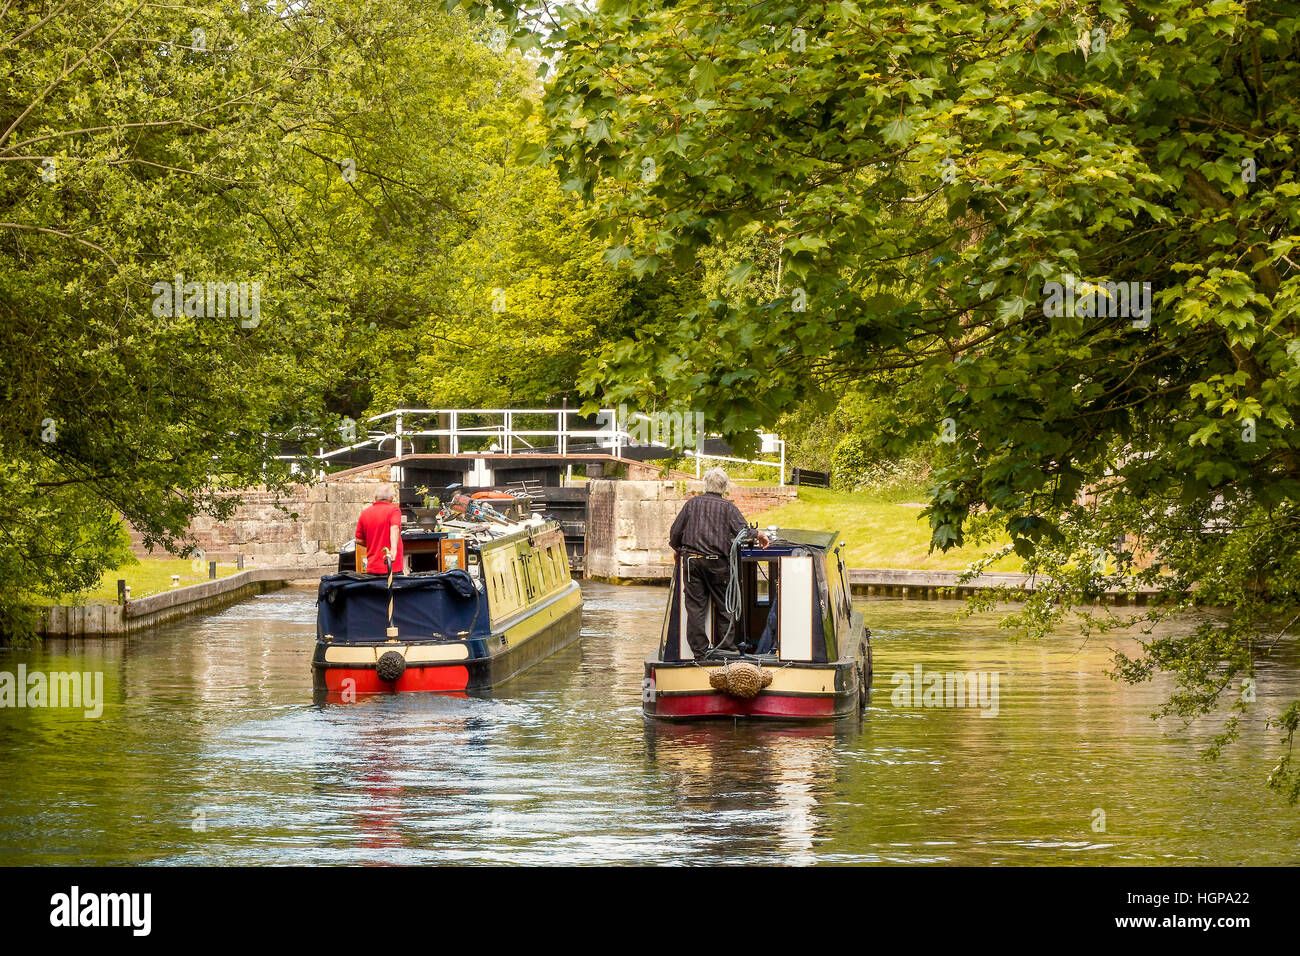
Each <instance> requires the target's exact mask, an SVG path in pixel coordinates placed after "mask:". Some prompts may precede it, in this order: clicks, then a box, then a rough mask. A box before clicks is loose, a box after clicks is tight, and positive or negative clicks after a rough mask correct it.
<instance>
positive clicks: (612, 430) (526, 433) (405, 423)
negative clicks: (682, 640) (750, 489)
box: [275, 408, 785, 485]
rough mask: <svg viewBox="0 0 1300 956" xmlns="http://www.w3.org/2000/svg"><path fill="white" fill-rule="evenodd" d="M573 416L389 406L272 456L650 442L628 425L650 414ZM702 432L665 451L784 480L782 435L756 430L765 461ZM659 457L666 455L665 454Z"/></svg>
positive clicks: (318, 457)
mask: <svg viewBox="0 0 1300 956" xmlns="http://www.w3.org/2000/svg"><path fill="white" fill-rule="evenodd" d="M520 416H533V417H538V416H547V417H551V416H554V418H555V427H553V428H541V427H518V426H517V425H516V421H517V419H518V418H519V417H520ZM430 417H433V418H434V419H435V424H436V426H437V427H432V428H430V427H411V426H412V425H417V426H418V425H427V424H428V421H427V419H428V418H430ZM493 417H497V418H500V419H501V420H500V421H499V422H494V423H489V424H479V425H473V424H470V425H466V424H461V422H462V421H463V420H464V419H470V420H471V421H473V420H481V419H483V418H493ZM574 417H586V416H583V415H582V413H581V412H579V411H578V410H577V409H573V408H473V409H467V408H395V409H392V410H390V411H387V412H382V413H381V414H379V415H372V416H371V417H369V418H367V419H365V420H364V421H363V422H354V423H351V424H352V425H354V426H355V427H356V429H357V431H358V432H359V433H360V432H364V434H365V436H366V437H365V438H363V439H361V440H359V441H353V442H351V443H350V444H347V445H342V446H340V447H338V448H333V449H329V450H327V449H326V448H325V447H324V446H323V445H318V446H317V447H318V451H317V453H316V454H314V455H313V454H306V455H277V456H275V457H276V458H278V459H280V460H282V461H292V462H300V461H303V460H304V459H311V460H314V461H315V463H316V466H317V472H318V474H320V475H323V474H324V467H325V466H326V465H328V464H329V463H330V462H331V460H333V459H337V458H340V457H342V456H346V455H347V454H349V453H350V452H354V451H358V450H360V449H363V448H374V449H375V450H377V451H379V450H382V449H383V447H384V446H385V445H386V444H388V443H390V442H391V443H392V446H393V457H394V458H396V459H397V460H398V461H401V460H402V459H403V458H405V457H406V456H407V455H408V454H411V452H408V450H407V449H408V448H414V444H413V443H414V440H415V439H421V438H429V439H446V440H447V447H448V450H449V451H450V453H451V454H452V455H456V456H462V455H466V456H468V455H490V454H505V455H514V454H517V452H516V446H517V445H521V446H523V447H525V448H527V449H530V450H532V449H535V448H537V447H538V445H541V444H554V445H555V446H556V450H557V452H558V454H559V455H560V456H561V457H566V458H567V457H569V455H570V453H571V450H570V442H571V441H572V440H575V439H576V440H577V441H578V442H579V443H580V444H579V446H578V447H579V448H582V449H584V450H585V449H589V448H595V449H601V450H602V451H604V450H607V453H608V454H610V455H612V456H613V457H614V458H618V459H621V458H622V457H623V452H624V450H625V449H627V448H632V447H638V446H642V445H649V444H654V442H643V441H639V440H638V438H637V437H636V435H634V434H633V429H630V428H629V427H628V425H629V424H630V423H631V422H632V421H633V420H636V421H643V422H644V421H651V420H652V416H650V415H646V414H644V413H639V412H634V413H632V414H631V415H627V416H626V417H625V418H624V419H623V420H622V421H620V420H619V417H620V413H619V411H616V410H615V409H612V408H604V409H601V410H600V413H599V414H598V415H597V421H598V423H599V425H598V427H596V428H589V427H582V426H581V425H579V427H573V423H572V422H571V419H572V418H574ZM389 419H391V420H392V423H391V426H389V427H388V428H385V427H384V424H385V423H387V422H388V420H389ZM444 421H445V422H446V424H445V426H444V425H443V424H442V423H443V422H444ZM705 437H714V436H705V435H703V434H700V435H697V436H695V439H696V448H695V449H689V448H688V449H686V450H685V451H676V450H671V449H670V452H671V454H682V455H685V456H686V457H689V458H694V459H695V474H696V477H699V476H700V475H701V473H702V471H703V462H704V461H705V460H706V459H707V460H715V461H727V462H735V463H737V464H747V465H757V466H760V467H766V468H776V469H777V471H778V475H779V476H780V479H779V480H780V483H781V484H782V485H784V484H785V441H784V440H783V439H780V438H778V437H776V436H775V435H770V434H763V433H760V437H761V439H762V443H763V444H762V450H763V453H764V454H777V455H779V456H780V457H779V460H778V461H765V460H763V459H750V458H733V457H730V456H728V455H710V454H706V453H705V452H704V451H703V450H702V446H703V443H704V439H705ZM484 439H488V440H489V441H490V444H489V446H488V447H487V448H475V449H473V450H468V451H467V450H465V449H464V447H463V443H464V442H466V441H470V442H481V441H483V440H484ZM529 439H533V440H537V439H551V441H550V442H542V441H537V442H536V443H534V441H530V440H529ZM665 448H668V446H665ZM665 457H669V456H668V455H665Z"/></svg>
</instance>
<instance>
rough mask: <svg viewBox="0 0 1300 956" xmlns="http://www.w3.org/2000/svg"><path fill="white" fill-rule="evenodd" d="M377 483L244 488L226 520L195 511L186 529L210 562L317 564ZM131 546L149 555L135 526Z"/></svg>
mask: <svg viewBox="0 0 1300 956" xmlns="http://www.w3.org/2000/svg"><path fill="white" fill-rule="evenodd" d="M378 483H379V482H378V479H377V478H376V479H369V478H351V479H348V480H345V481H327V482H321V483H319V484H315V485H311V486H305V485H294V486H293V487H291V488H290V489H289V490H288V493H287V494H286V495H283V496H280V497H277V496H276V495H274V494H272V493H270V492H268V491H266V490H265V489H261V488H252V489H248V490H246V491H244V492H242V493H241V496H242V498H243V502H242V503H241V504H240V505H239V506H238V507H237V508H236V509H235V512H234V514H233V515H231V517H230V518H229V519H227V520H225V521H217V520H216V519H214V518H210V517H206V516H199V517H197V518H195V519H194V522H193V523H192V524H191V525H190V534H191V536H192V537H193V539H194V541H195V543H196V544H197V545H198V546H199V547H200V548H202V549H203V551H204V554H205V556H206V557H207V558H208V559H210V560H214V561H231V560H234V557H235V555H236V554H243V555H244V556H245V557H246V558H247V559H248V560H250V561H252V562H253V563H256V564H261V565H272V564H274V565H297V566H307V565H313V564H318V563H320V562H321V561H322V560H324V559H325V557H326V556H327V555H329V554H337V553H338V551H339V549H340V548H342V547H343V545H345V544H347V542H349V541H351V540H352V538H353V535H354V534H355V533H356V527H357V515H359V514H360V513H361V509H362V508H364V507H365V506H366V505H368V504H370V502H372V501H374V497H375V485H376V484H378ZM232 494H233V492H232ZM131 545H132V550H133V551H134V552H135V553H136V555H137V556H138V557H145V556H149V554H150V552H149V551H147V550H146V549H145V548H144V545H143V544H142V543H141V541H140V535H139V534H138V533H137V532H135V531H132V534H131ZM160 556H163V555H159V554H158V553H157V552H154V553H153V557H160Z"/></svg>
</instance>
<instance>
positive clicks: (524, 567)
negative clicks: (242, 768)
mask: <svg viewBox="0 0 1300 956" xmlns="http://www.w3.org/2000/svg"><path fill="white" fill-rule="evenodd" d="M484 510H488V511H490V509H484ZM476 514H477V511H476ZM496 517H497V518H498V519H500V517H501V516H500V515H496ZM402 547H403V551H404V552H405V562H404V563H405V565H406V566H405V567H404V568H402V569H400V570H395V571H394V573H393V574H392V575H391V576H389V575H375V574H365V573H359V572H357V571H355V570H351V568H353V567H355V566H356V564H357V559H356V557H355V554H354V552H352V551H351V550H349V551H346V552H345V553H343V554H342V555H341V556H340V559H339V572H338V573H337V574H332V575H327V576H325V577H323V578H321V583H320V590H319V592H318V595H317V617H316V621H317V626H316V648H315V652H314V654H313V655H312V671H313V675H314V683H315V686H316V689H317V691H318V692H324V694H325V696H326V698H327V699H341V700H344V701H349V700H352V699H355V695H359V694H374V693H386V692H393V691H397V692H401V691H438V692H442V693H447V694H453V695H471V694H476V693H482V692H486V691H489V690H490V689H491V688H493V687H496V686H497V685H499V684H502V683H504V682H505V681H508V680H509V679H510V678H512V677H514V676H515V675H516V674H519V673H520V672H522V671H524V670H527V669H528V668H529V667H531V666H533V665H534V664H536V663H538V662H539V661H541V660H543V659H544V658H546V657H549V656H550V655H551V654H553V653H555V652H556V651H558V650H560V649H561V648H562V647H565V646H566V645H568V644H570V643H572V642H573V641H574V640H576V639H577V638H578V634H579V626H580V623H581V617H582V594H581V591H580V589H579V585H578V583H577V582H576V581H574V580H573V578H572V576H571V575H570V573H569V563H568V554H567V552H566V551H565V547H564V532H563V530H562V528H561V527H560V525H559V524H558V523H556V522H554V521H547V520H543V519H541V518H538V517H531V518H527V519H524V520H521V521H505V520H499V521H498V522H488V521H474V520H469V521H464V522H457V523H449V526H443V527H440V528H438V529H437V530H430V529H418V530H417V529H410V530H405V529H404V530H403V532H402Z"/></svg>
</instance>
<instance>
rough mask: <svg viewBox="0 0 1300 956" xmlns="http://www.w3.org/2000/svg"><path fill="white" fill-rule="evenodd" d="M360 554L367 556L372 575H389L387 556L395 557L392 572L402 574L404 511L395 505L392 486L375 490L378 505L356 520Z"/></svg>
mask: <svg viewBox="0 0 1300 956" xmlns="http://www.w3.org/2000/svg"><path fill="white" fill-rule="evenodd" d="M362 549H364V552H362ZM357 552H358V553H364V554H365V559H366V570H367V571H369V572H370V573H371V574H387V573H388V560H387V556H388V555H392V557H393V571H394V572H395V573H397V574H401V573H402V509H401V508H399V507H398V506H397V505H395V504H393V486H392V485H389V484H383V485H380V486H379V487H378V488H376V489H375V503H374V504H373V505H367V506H366V508H365V509H364V510H363V511H362V512H361V517H360V518H358V519H357Z"/></svg>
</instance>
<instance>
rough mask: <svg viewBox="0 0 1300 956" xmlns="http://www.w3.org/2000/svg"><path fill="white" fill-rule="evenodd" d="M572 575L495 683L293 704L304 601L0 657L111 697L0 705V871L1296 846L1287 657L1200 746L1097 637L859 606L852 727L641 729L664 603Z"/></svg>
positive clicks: (1166, 854) (1119, 856)
mask: <svg viewBox="0 0 1300 956" xmlns="http://www.w3.org/2000/svg"><path fill="white" fill-rule="evenodd" d="M584 590H585V592H586V609H585V613H584V619H583V639H582V641H581V642H580V643H579V644H577V645H575V646H573V647H571V648H569V649H568V650H566V651H564V652H562V653H561V654H559V655H557V656H555V657H554V658H552V659H550V660H548V661H546V662H545V663H544V664H542V665H541V666H539V667H537V668H535V669H534V670H533V671H531V672H529V673H528V674H526V675H524V676H523V677H521V678H519V679H517V680H515V681H513V682H511V683H510V684H507V685H506V686H505V687H504V688H502V689H501V690H500V691H499V692H498V694H497V695H496V696H495V697H494V698H493V699H458V698H451V697H442V696H437V695H422V694H407V695H401V696H386V697H382V698H375V699H369V700H366V699H363V701H362V702H361V703H357V704H351V705H331V704H324V705H321V704H317V703H316V702H314V700H313V695H312V687H311V675H310V671H309V666H308V662H309V658H310V654H311V645H312V637H313V635H314V628H315V609H314V598H315V595H314V592H313V591H310V590H306V589H290V590H286V591H280V592H275V593H271V594H267V595H263V596H260V597H257V598H253V599H250V600H248V601H245V602H243V603H240V604H238V605H236V606H234V607H231V608H229V609H227V610H225V611H223V612H220V613H217V614H214V615H210V616H207V617H203V618H197V619H191V620H187V621H184V622H181V623H178V624H176V625H175V626H171V627H167V628H163V629H159V630H156V631H152V632H150V633H148V634H145V635H140V636H136V637H132V638H130V639H127V640H120V641H109V642H99V643H94V642H88V643H81V642H53V641H52V642H49V643H48V644H47V646H46V647H44V648H43V649H41V650H36V651H25V652H15V651H5V652H0V671H10V672H15V671H16V668H17V666H18V665H19V664H24V665H25V666H26V667H27V669H28V670H29V671H31V670H44V671H70V670H81V671H103V672H104V680H105V684H104V695H105V699H106V702H105V704H104V709H103V714H102V715H101V716H100V717H99V718H98V719H86V718H85V717H84V715H83V714H82V713H81V711H71V710H62V709H52V708H45V709H30V708H24V709H16V708H5V709H0V782H2V783H3V786H0V864H7V865H12V864H58V863H68V864H72V863H79V864H120V863H159V864H214V863H223V864H241V865H249V864H287V863H329V864H430V863H632V864H643V863H757V864H762V863H795V864H812V863H924V864H944V863H957V864H1112V865H1140V864H1154V863H1159V864H1257V865H1258V864H1265V865H1280V864H1296V863H1297V862H1300V810H1297V809H1295V808H1289V807H1287V806H1285V805H1284V804H1283V803H1282V802H1281V801H1280V800H1278V799H1277V798H1276V797H1274V796H1273V795H1272V794H1271V793H1270V792H1269V791H1268V790H1267V789H1266V788H1265V786H1264V777H1265V776H1266V774H1267V772H1268V769H1269V767H1271V766H1272V761H1271V758H1272V757H1273V756H1274V755H1275V754H1276V752H1277V750H1276V747H1277V736H1278V735H1277V732H1276V731H1274V730H1270V729H1267V728H1266V727H1265V726H1264V720H1263V718H1264V716H1265V715H1266V714H1267V713H1271V712H1276V711H1277V710H1278V709H1279V707H1280V705H1281V703H1282V702H1283V701H1289V700H1291V699H1294V698H1295V697H1296V696H1297V695H1298V694H1300V665H1298V664H1297V661H1296V660H1295V659H1294V657H1292V658H1291V659H1289V660H1286V659H1283V660H1278V661H1274V662H1270V663H1267V664H1266V665H1265V666H1264V668H1263V669H1262V670H1261V672H1260V675H1259V683H1258V691H1257V694H1258V702H1257V704H1256V706H1255V707H1254V708H1253V709H1252V710H1251V712H1250V716H1249V718H1248V719H1247V720H1246V722H1245V726H1244V730H1243V734H1242V739H1241V741H1240V742H1239V743H1237V744H1235V745H1233V746H1232V747H1230V748H1229V749H1228V751H1227V752H1226V753H1225V755H1224V756H1223V757H1222V758H1221V759H1220V760H1218V761H1217V762H1206V761H1204V760H1202V759H1200V757H1199V754H1200V751H1201V749H1202V747H1203V745H1204V743H1205V741H1206V740H1207V739H1208V737H1209V736H1210V734H1211V733H1212V732H1213V730H1214V727H1215V726H1216V725H1215V724H1213V723H1210V722H1204V723H1200V722H1198V723H1196V724H1193V725H1191V726H1190V727H1189V726H1185V725H1184V724H1182V723H1181V722H1179V721H1160V722H1156V721H1153V720H1152V719H1151V718H1150V714H1151V712H1152V711H1153V710H1154V708H1155V707H1156V705H1157V703H1158V701H1159V700H1160V696H1161V690H1162V688H1161V686H1160V685H1156V686H1143V687H1137V688H1133V687H1129V686H1127V685H1122V684H1117V683H1115V682H1113V681H1111V680H1110V679H1108V678H1107V677H1106V676H1105V671H1106V669H1107V663H1108V660H1109V654H1108V651H1107V649H1106V648H1105V647H1104V646H1103V645H1102V644H1087V645H1082V644H1081V642H1080V641H1079V639H1077V638H1073V637H1067V636H1062V637H1059V638H1055V639H1052V640H1050V641H1044V642H1041V643H1031V642H1025V643H1014V642H1011V641H1008V640H1007V638H1006V635H1004V634H1003V633H1002V632H1000V631H999V630H998V629H997V627H996V621H995V619H994V618H993V617H977V618H974V619H965V618H958V617H957V616H956V610H957V609H958V607H959V605H957V604H955V603H951V602H914V601H888V600H880V601H876V600H873V601H871V602H870V603H864V604H862V605H861V607H862V610H863V612H864V614H865V615H866V618H867V621H868V625H869V626H870V627H871V628H872V630H873V632H874V638H873V641H874V647H875V665H876V682H875V690H874V693H873V695H872V700H871V706H870V708H869V709H868V711H867V712H866V714H865V716H864V717H863V719H862V720H861V721H849V722H841V723H840V724H838V725H833V726H822V727H773V726H754V725H746V724H741V725H735V724H733V723H723V724H695V725H687V726H666V725H647V724H646V723H645V722H644V721H643V719H642V716H641V710H640V691H641V677H642V671H641V666H642V664H641V662H642V661H643V659H644V658H645V657H646V655H647V654H648V653H650V652H651V651H652V650H653V649H654V646H655V643H656V641H657V638H658V633H659V627H660V615H661V611H662V606H663V601H664V597H665V593H666V592H665V591H664V590H663V589H660V588H632V587H609V586H602V585H588V586H585V587H584ZM1292 647H1294V645H1292ZM918 664H919V665H921V667H922V669H923V673H932V672H947V671H982V672H988V673H990V674H996V675H997V677H998V698H997V714H996V716H993V715H992V708H991V707H986V708H980V707H929V708H927V707H924V706H922V707H914V706H894V703H893V702H892V701H891V696H892V692H893V691H894V689H895V683H894V680H893V675H895V674H896V673H905V674H908V675H909V676H911V675H914V674H915V668H916V666H917V665H918ZM908 703H909V704H910V703H911V701H910V697H909V701H908ZM984 713H987V714H988V715H989V716H984ZM1100 814H1104V820H1103V817H1102V816H1101V815H1100ZM1103 826H1104V829H1102V827H1103Z"/></svg>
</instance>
